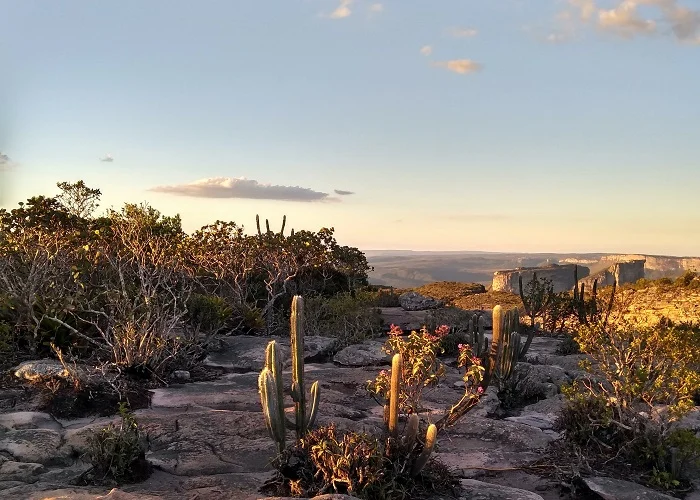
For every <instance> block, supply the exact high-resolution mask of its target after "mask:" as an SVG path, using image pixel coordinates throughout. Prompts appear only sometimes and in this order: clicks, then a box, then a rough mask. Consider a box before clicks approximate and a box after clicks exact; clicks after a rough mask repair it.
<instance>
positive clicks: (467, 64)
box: [433, 59, 483, 75]
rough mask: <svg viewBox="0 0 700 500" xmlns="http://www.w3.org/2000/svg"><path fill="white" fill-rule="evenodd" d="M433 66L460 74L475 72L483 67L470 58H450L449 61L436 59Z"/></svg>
mask: <svg viewBox="0 0 700 500" xmlns="http://www.w3.org/2000/svg"><path fill="white" fill-rule="evenodd" d="M433 66H435V67H438V68H444V69H446V70H448V71H452V72H453V73H458V74H460V75H466V74H468V73H476V72H477V71H480V70H481V69H483V66H482V65H481V64H479V63H478V62H476V61H472V60H471V59H451V60H449V61H438V62H435V63H433Z"/></svg>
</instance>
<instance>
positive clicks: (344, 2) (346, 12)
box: [329, 0, 353, 19]
mask: <svg viewBox="0 0 700 500" xmlns="http://www.w3.org/2000/svg"><path fill="white" fill-rule="evenodd" d="M352 2H353V0H340V5H338V7H337V8H336V9H335V10H334V11H333V12H331V15H330V16H329V17H330V18H331V19H343V18H345V17H350V15H351V14H352V11H351V10H350V6H351V5H352Z"/></svg>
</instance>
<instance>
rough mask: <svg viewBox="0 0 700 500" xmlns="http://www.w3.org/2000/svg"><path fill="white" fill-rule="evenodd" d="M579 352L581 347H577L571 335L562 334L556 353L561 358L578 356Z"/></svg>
mask: <svg viewBox="0 0 700 500" xmlns="http://www.w3.org/2000/svg"><path fill="white" fill-rule="evenodd" d="M580 352H581V347H580V346H579V345H578V342H576V339H575V338H574V337H573V335H570V334H564V338H563V339H562V341H561V344H559V345H558V346H557V350H556V353H557V354H560V355H562V356H569V355H571V354H579V353H580Z"/></svg>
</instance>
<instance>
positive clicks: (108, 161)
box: [100, 155, 114, 163]
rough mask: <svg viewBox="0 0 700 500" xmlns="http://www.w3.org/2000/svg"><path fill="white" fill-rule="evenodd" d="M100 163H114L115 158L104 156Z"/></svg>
mask: <svg viewBox="0 0 700 500" xmlns="http://www.w3.org/2000/svg"><path fill="white" fill-rule="evenodd" d="M100 161H104V162H107V163H112V162H113V161H114V157H113V156H112V155H104V156H103V157H102V158H100Z"/></svg>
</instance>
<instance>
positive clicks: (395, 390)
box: [388, 354, 403, 438]
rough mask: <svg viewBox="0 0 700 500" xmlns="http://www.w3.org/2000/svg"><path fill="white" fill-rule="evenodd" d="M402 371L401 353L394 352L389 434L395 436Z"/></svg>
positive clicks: (396, 433) (390, 390)
mask: <svg viewBox="0 0 700 500" xmlns="http://www.w3.org/2000/svg"><path fill="white" fill-rule="evenodd" d="M402 372H403V359H402V358H401V354H394V357H393V358H392V359H391V387H390V389H389V414H388V425H389V434H390V435H391V437H393V438H396V436H397V435H398V425H399V396H400V394H401V373H402Z"/></svg>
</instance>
